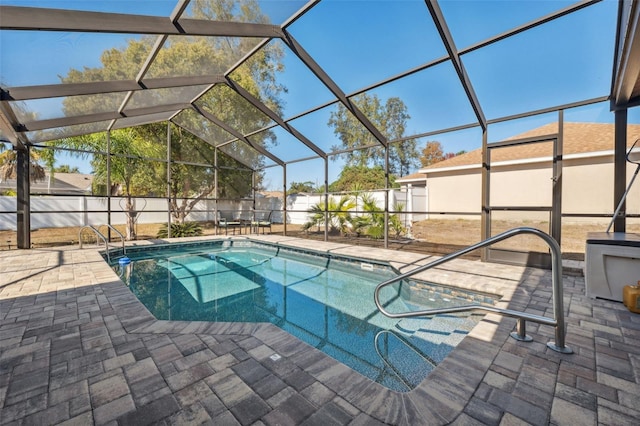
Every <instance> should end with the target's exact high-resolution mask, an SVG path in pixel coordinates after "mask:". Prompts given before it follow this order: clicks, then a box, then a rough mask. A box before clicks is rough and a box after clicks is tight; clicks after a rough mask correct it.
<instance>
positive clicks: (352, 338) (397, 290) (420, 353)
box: [113, 240, 492, 391]
mask: <svg viewBox="0 0 640 426" xmlns="http://www.w3.org/2000/svg"><path fill="white" fill-rule="evenodd" d="M127 256H128V257H129V258H130V259H131V263H130V264H128V265H118V264H116V265H113V268H114V269H115V270H116V271H117V272H118V273H119V275H120V276H121V277H122V279H123V280H124V281H125V283H126V284H127V285H128V286H129V288H130V289H131V291H132V292H133V293H134V294H135V295H136V297H137V298H138V299H139V300H140V301H141V302H142V303H143V304H144V305H145V306H146V307H147V308H148V309H149V311H151V313H152V314H153V315H154V316H155V317H156V318H157V319H163V320H185V321H220V322H269V323H273V324H275V325H276V326H278V327H280V328H281V329H283V330H285V331H287V332H289V333H291V334H292V335H294V336H296V337H298V338H299V339H301V340H303V341H304V342H306V343H308V344H310V345H312V346H314V347H316V348H318V349H320V350H322V351H323V352H325V353H326V354H328V355H329V356H332V357H333V358H335V359H337V360H338V361H340V362H342V363H344V364H346V365H348V366H349V367H351V368H353V369H354V370H356V371H358V372H360V373H361V374H363V375H365V376H367V377H369V378H370V379H372V380H375V381H376V382H378V383H381V384H382V385H384V386H386V387H388V388H390V389H393V390H396V391H408V390H411V389H413V388H414V387H416V386H417V385H418V384H419V383H420V382H422V380H424V378H425V377H426V376H427V375H428V374H429V372H430V371H431V370H433V368H435V366H436V365H437V364H438V363H439V362H440V361H442V360H443V359H444V358H445V357H446V356H447V354H448V353H449V352H450V351H451V350H452V349H453V348H454V347H455V346H456V345H457V344H458V343H459V342H460V341H461V340H462V339H463V338H464V336H465V335H466V334H467V333H468V332H469V331H470V330H471V329H472V328H473V327H474V326H475V325H476V324H477V322H478V321H479V320H480V318H481V316H480V315H477V314H463V315H460V314H457V315H451V314H448V315H436V316H433V317H429V318H420V319H416V318H409V319H401V320H398V319H391V318H387V317H385V316H384V315H382V314H381V313H380V312H379V311H378V310H377V308H376V305H375V303H374V300H373V291H374V289H375V286H376V285H377V284H378V283H380V282H381V281H383V280H385V279H387V278H391V277H393V276H395V275H397V272H396V271H395V270H394V269H393V268H391V267H390V266H389V265H387V264H381V263H376V262H371V261H368V260H362V259H352V258H346V257H341V256H333V255H327V254H322V253H312V252H309V251H304V250H299V249H294V248H291V247H284V246H280V245H271V244H266V243H258V242H252V241H248V240H242V241H240V240H235V241H234V240H217V241H208V242H203V243H189V244H177V245H176V244H171V245H159V246H151V247H141V248H133V249H129V250H128V252H127ZM114 262H116V263H117V259H114ZM383 290H384V291H383V292H382V294H381V300H382V301H383V303H384V305H385V306H386V307H387V308H388V309H389V310H392V311H394V312H398V311H406V310H415V309H424V308H433V307H442V306H453V305H461V304H468V303H469V301H470V300H472V301H474V302H482V303H487V302H492V300H491V299H490V298H487V297H486V296H484V295H474V294H471V293H465V292H458V294H454V293H455V291H454V290H453V289H450V288H449V289H447V288H443V287H441V288H437V287H435V286H432V285H430V284H428V283H423V282H416V281H406V282H401V283H398V284H397V285H395V286H391V287H389V288H385V289H383Z"/></svg>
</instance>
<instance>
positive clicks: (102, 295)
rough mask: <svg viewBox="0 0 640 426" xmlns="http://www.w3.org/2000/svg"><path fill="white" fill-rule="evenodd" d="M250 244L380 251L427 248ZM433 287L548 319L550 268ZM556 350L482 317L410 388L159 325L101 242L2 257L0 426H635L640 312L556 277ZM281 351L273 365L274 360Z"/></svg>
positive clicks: (206, 330) (259, 345) (260, 337)
mask: <svg viewBox="0 0 640 426" xmlns="http://www.w3.org/2000/svg"><path fill="white" fill-rule="evenodd" d="M252 238H255V239H262V240H268V241H272V242H275V241H278V242H280V243H282V244H289V245H296V246H298V247H308V248H312V249H314V250H325V251H332V252H340V253H343V254H350V253H351V254H357V255H358V257H367V256H371V257H374V258H378V259H385V260H392V261H393V262H394V265H395V266H396V267H398V268H400V269H401V270H410V269H411V268H413V267H415V265H417V264H421V263H425V262H427V261H429V260H432V259H430V258H428V257H427V256H425V255H423V254H414V253H409V252H397V251H386V250H380V249H375V250H374V249H371V250H367V248H365V247H362V246H359V247H351V246H346V245H341V244H335V243H318V242H317V241H307V240H299V239H293V238H287V237H281V236H273V235H269V236H254V237H252ZM426 278H428V279H430V280H431V281H435V282H441V283H443V284H455V285H459V286H462V287H465V288H471V289H474V290H479V291H486V292H491V293H494V294H500V295H501V296H502V297H503V299H502V301H501V302H500V305H501V306H503V307H509V308H512V309H524V310H526V311H527V312H530V313H535V314H540V315H545V316H549V317H552V316H553V307H552V303H551V274H550V273H549V271H542V270H537V269H531V268H523V267H516V266H507V265H498V264H486V263H480V262H475V261H469V260H455V261H453V262H451V263H447V264H446V265H443V266H442V267H441V268H439V269H436V270H434V271H432V272H430V273H429V275H428V276H427V277H426ZM563 284H564V307H565V311H566V314H567V317H566V321H567V345H569V346H570V347H571V348H572V349H573V350H574V353H573V354H571V355H564V354H558V353H556V352H553V351H551V350H550V349H548V348H547V347H546V343H547V342H548V341H550V340H553V339H554V329H553V328H552V327H549V326H542V325H540V326H539V325H537V324H535V323H531V322H528V323H527V334H529V335H530V336H531V337H533V339H534V340H533V342H530V343H525V342H518V341H516V340H514V339H511V338H510V337H509V332H510V331H512V330H513V329H514V326H515V320H514V319H511V318H506V317H502V316H498V315H495V314H490V315H487V316H486V317H485V318H484V320H483V321H481V323H480V324H479V325H478V326H477V327H476V328H474V330H473V331H472V332H471V333H470V334H469V335H468V336H467V337H466V338H465V339H464V340H463V341H462V343H461V344H460V345H459V346H458V347H457V348H456V349H455V350H454V351H453V352H452V353H451V354H450V355H449V356H448V357H447V358H446V359H445V360H444V361H443V362H442V363H441V364H440V365H439V366H438V367H437V368H436V369H435V370H434V371H433V372H432V373H431V374H430V375H429V376H428V377H427V378H426V379H425V380H424V381H423V382H422V383H421V384H420V385H419V386H418V387H417V388H416V389H414V390H412V391H411V392H406V393H400V392H394V391H391V390H388V389H386V388H384V387H382V386H381V385H379V384H377V383H375V382H372V381H371V380H369V379H367V378H365V377H363V376H361V375H360V374H358V373H356V372H354V371H353V370H351V369H350V368H348V367H346V366H344V365H343V364H341V363H339V362H337V361H335V360H333V359H332V358H330V357H328V356H327V355H325V354H323V353H322V352H320V351H319V350H317V349H315V348H313V347H311V346H309V345H307V344H306V343H303V342H301V341H299V340H298V339H296V338H295V337H293V336H291V335H289V334H287V333H286V332H284V331H282V330H280V329H278V328H277V327H275V326H273V325H270V324H246V323H207V322H186V321H182V322H180V321H159V320H156V319H155V318H154V317H153V316H152V315H151V314H150V313H149V312H148V311H147V310H146V308H144V306H143V305H142V304H141V303H140V302H139V301H138V300H137V299H136V298H135V296H133V294H132V293H131V292H130V291H129V289H128V288H127V287H126V285H125V284H124V283H123V282H122V281H120V279H119V278H118V276H117V275H116V274H115V273H114V272H113V271H112V270H111V269H110V268H109V266H108V265H107V264H106V263H105V262H104V261H103V260H102V257H101V256H100V254H99V252H98V250H97V249H92V248H85V249H82V250H80V249H78V248H77V247H74V248H69V247H65V248H59V249H56V248H50V249H32V250H14V251H3V252H0V408H1V411H0V424H2V425H4V424H37V425H44V424H78V425H85V424H100V425H101V424H113V425H115V424H132V425H143V424H158V423H159V424H200V423H209V424H216V425H323V426H325V425H348V424H349V425H376V424H399V425H432V424H433V425H436V424H458V425H472V424H494V425H514V424H533V425H546V424H558V425H595V424H603V425H605V424H606V425H636V424H638V423H639V422H640V420H639V419H640V411H639V408H638V403H637V401H638V398H639V397H640V315H637V314H633V313H630V312H629V311H628V310H627V309H626V308H625V307H624V306H623V305H622V304H621V303H615V302H609V301H605V300H592V299H589V298H587V297H586V296H585V294H584V279H583V278H582V277H580V276H564V279H563ZM274 354H278V355H280V358H279V359H276V360H274V359H272V355H274Z"/></svg>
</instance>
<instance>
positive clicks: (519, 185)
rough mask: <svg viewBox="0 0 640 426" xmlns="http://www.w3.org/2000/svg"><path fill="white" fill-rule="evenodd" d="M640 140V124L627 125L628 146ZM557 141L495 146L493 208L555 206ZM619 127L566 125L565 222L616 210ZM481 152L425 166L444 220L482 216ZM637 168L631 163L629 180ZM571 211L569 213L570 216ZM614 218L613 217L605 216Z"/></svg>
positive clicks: (510, 215) (500, 215) (639, 195)
mask: <svg viewBox="0 0 640 426" xmlns="http://www.w3.org/2000/svg"><path fill="white" fill-rule="evenodd" d="M557 128H558V124H557V123H550V124H547V125H545V126H542V127H539V128H536V129H533V130H530V131H528V132H525V133H522V134H519V135H516V136H514V137H512V138H509V139H508V140H516V139H524V138H535V137H538V136H540V137H543V136H545V135H550V134H555V133H557ZM638 138H640V125H628V126H627V146H628V147H631V145H633V142H634V141H636V140H637V139H638ZM552 154H553V144H552V143H551V142H549V141H547V142H540V143H533V144H527V145H519V146H512V147H505V148H493V149H491V150H490V173H489V180H490V206H491V207H511V208H513V207H523V208H527V207H550V206H551V198H552V197H551V194H552V185H553V182H554V180H558V178H559V176H553V174H552ZM613 154H614V125H613V124H607V123H566V122H565V123H564V127H563V156H562V166H563V167H562V175H561V182H562V214H563V215H565V219H563V220H565V221H574V220H575V221H580V220H587V221H594V219H593V218H586V219H584V218H583V219H580V218H578V217H577V216H575V217H573V218H572V217H571V216H570V215H571V214H585V213H586V214H594V215H597V214H612V213H613V211H614V207H615V206H614V201H613V190H612V188H613V172H614V165H613ZM481 163H482V150H481V149H477V150H474V151H471V152H468V153H465V154H461V155H458V156H456V157H453V158H450V159H448V160H444V161H441V162H439V163H436V164H432V165H430V166H428V167H425V168H423V169H421V170H420V173H424V174H425V175H426V180H427V189H428V194H429V197H428V208H427V210H428V211H429V212H431V213H437V212H443V213H456V212H457V213H475V215H471V216H469V215H461V214H458V215H456V214H447V215H442V216H439V218H447V219H457V218H476V219H479V218H480V212H481V206H482V204H481V194H482V182H481V170H482V164H481ZM635 169H636V166H635V165H633V164H628V166H627V180H629V179H631V177H632V175H633V173H634V171H635ZM626 210H627V213H640V184H638V187H633V188H632V189H631V191H630V194H629V198H628V199H627V209H626ZM566 215H569V216H566ZM493 217H494V219H505V220H508V219H518V220H522V219H524V218H527V219H533V220H548V218H549V214H548V213H540V212H538V213H534V212H522V211H521V212H507V211H504V212H500V211H498V212H494V216H493ZM602 220H607V221H608V220H609V219H600V221H602Z"/></svg>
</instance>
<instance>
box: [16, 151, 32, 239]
mask: <svg viewBox="0 0 640 426" xmlns="http://www.w3.org/2000/svg"><path fill="white" fill-rule="evenodd" d="M14 149H16V148H14ZM16 154H17V182H16V184H17V187H16V192H17V203H18V204H17V218H16V219H17V225H18V235H17V237H18V238H17V240H18V241H17V243H18V248H19V249H29V248H31V196H30V193H31V181H30V180H29V178H30V177H31V173H30V170H29V168H30V167H31V165H30V162H29V146H25V147H24V148H20V149H17V152H16Z"/></svg>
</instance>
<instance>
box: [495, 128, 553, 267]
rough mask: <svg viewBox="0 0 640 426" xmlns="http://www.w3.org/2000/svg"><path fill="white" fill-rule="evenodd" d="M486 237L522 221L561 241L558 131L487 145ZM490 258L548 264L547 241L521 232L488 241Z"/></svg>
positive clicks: (516, 262) (549, 265)
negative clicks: (516, 234) (491, 244)
mask: <svg viewBox="0 0 640 426" xmlns="http://www.w3.org/2000/svg"><path fill="white" fill-rule="evenodd" d="M487 148H488V149H487V152H488V155H487V157H488V158H487V164H488V168H489V172H488V173H487V189H488V201H489V203H488V206H487V207H486V212H487V214H488V216H487V221H486V226H487V230H486V231H487V234H488V236H494V235H497V234H500V233H501V232H504V231H506V230H508V229H512V228H516V227H521V226H526V227H532V228H537V229H540V230H541V231H544V232H546V233H547V234H549V235H551V236H552V237H553V238H555V239H556V241H558V243H559V242H560V217H561V216H560V208H561V206H560V202H561V198H560V197H561V188H562V183H561V181H560V177H561V170H562V162H561V158H562V157H561V155H560V152H561V151H560V149H561V147H560V146H559V144H558V137H557V135H551V136H544V137H542V138H540V137H536V138H527V139H519V140H511V141H503V142H496V143H492V144H488V145H487ZM485 258H486V259H487V260H489V261H494V262H503V263H511V264H518V265H527V266H537V267H543V268H550V267H551V255H550V252H549V248H548V246H547V244H546V243H545V242H544V241H543V240H542V239H540V238H539V237H536V236H535V235H531V234H524V235H518V236H515V237H512V238H510V239H507V240H504V241H502V242H500V243H498V244H495V245H493V246H490V247H489V248H488V249H487V250H486V252H485Z"/></svg>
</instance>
